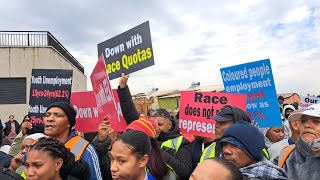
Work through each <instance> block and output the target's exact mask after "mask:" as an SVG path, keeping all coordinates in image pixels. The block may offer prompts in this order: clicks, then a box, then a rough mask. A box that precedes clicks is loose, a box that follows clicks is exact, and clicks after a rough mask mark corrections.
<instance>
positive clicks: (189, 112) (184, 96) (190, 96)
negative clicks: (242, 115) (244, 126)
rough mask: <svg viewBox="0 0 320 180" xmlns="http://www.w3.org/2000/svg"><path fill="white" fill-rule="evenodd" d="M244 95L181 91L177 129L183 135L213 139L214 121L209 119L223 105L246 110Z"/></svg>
mask: <svg viewBox="0 0 320 180" xmlns="http://www.w3.org/2000/svg"><path fill="white" fill-rule="evenodd" d="M246 98H247V97H246V95H245V94H228V93H218V92H195V91H181V97H180V111H179V127H180V131H181V132H182V133H183V134H193V135H197V136H204V137H210V138H214V129H215V121H214V120H212V119H210V117H211V116H213V115H216V113H217V111H219V110H220V109H221V108H222V107H223V106H225V105H232V106H237V107H238V108H240V109H242V110H244V111H245V110H246Z"/></svg>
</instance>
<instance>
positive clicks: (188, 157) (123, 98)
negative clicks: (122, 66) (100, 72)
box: [118, 86, 193, 180]
mask: <svg viewBox="0 0 320 180" xmlns="http://www.w3.org/2000/svg"><path fill="white" fill-rule="evenodd" d="M118 96H119V100H120V106H121V110H122V114H123V117H124V119H125V120H126V122H127V124H130V123H131V122H132V121H134V120H137V119H139V116H140V114H139V112H138V111H137V109H136V108H135V106H134V103H133V101H132V96H131V93H130V90H129V88H128V86H127V87H126V88H123V89H121V88H120V87H118ZM179 136H181V134H180V130H179V126H178V124H177V122H176V121H174V120H173V121H172V129H171V131H170V132H169V133H160V135H159V137H158V138H157V140H158V143H159V145H161V143H162V142H164V141H166V140H169V139H173V138H175V137H179ZM161 151H162V154H163V157H164V161H165V162H166V163H167V164H168V165H169V166H170V167H172V168H173V170H174V171H175V172H176V173H177V175H178V176H179V177H180V179H181V180H184V179H189V176H190V175H191V173H192V170H193V169H192V153H191V144H190V142H189V141H188V140H187V139H185V138H183V141H182V144H181V146H180V148H179V150H178V152H177V154H176V156H174V155H173V154H172V153H171V152H167V151H166V150H163V149H161Z"/></svg>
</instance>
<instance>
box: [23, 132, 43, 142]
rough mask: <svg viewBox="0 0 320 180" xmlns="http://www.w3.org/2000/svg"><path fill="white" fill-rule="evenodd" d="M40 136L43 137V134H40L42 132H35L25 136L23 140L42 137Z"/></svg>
mask: <svg viewBox="0 0 320 180" xmlns="http://www.w3.org/2000/svg"><path fill="white" fill-rule="evenodd" d="M42 137H44V134H42V133H35V134H31V135H29V136H27V137H25V138H24V140H26V139H32V140H34V141H35V140H38V139H40V138H42ZM24 140H23V141H24Z"/></svg>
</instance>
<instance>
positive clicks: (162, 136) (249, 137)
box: [0, 74, 320, 180]
mask: <svg viewBox="0 0 320 180" xmlns="http://www.w3.org/2000/svg"><path fill="white" fill-rule="evenodd" d="M128 79H129V76H128V75H125V74H122V76H121V77H120V79H119V86H118V89H117V92H118V96H119V100H120V105H121V109H122V113H123V116H124V119H125V121H126V124H127V127H126V129H125V131H123V132H116V131H115V130H114V129H113V128H112V127H111V125H110V124H111V123H110V122H111V121H112V119H110V117H104V118H103V119H102V121H101V123H100V124H99V126H98V129H96V130H93V132H92V133H85V136H84V135H83V133H81V132H77V131H76V130H75V129H74V126H75V123H76V111H75V110H74V108H73V107H72V106H71V105H70V104H69V103H66V102H54V103H52V104H51V105H50V106H48V108H47V110H46V113H45V116H44V118H43V120H44V132H43V133H34V134H28V130H31V129H32V128H33V127H32V124H31V123H30V119H29V117H28V116H27V115H26V116H25V117H24V119H23V121H22V123H21V124H19V123H18V122H17V121H16V120H15V118H14V115H10V116H9V120H8V121H7V122H5V123H1V129H0V130H1V133H0V135H1V136H2V137H1V138H0V139H1V140H2V143H1V144H2V145H1V151H0V166H1V175H0V177H1V176H3V177H10V178H12V179H30V180H31V179H40V180H41V179H90V180H93V179H136V180H143V179H148V180H152V179H159V180H167V179H168V180H171V179H173V180H174V179H181V180H184V179H190V180H205V179H220V180H223V179H226V180H240V179H310V180H312V179H318V178H319V177H320V174H319V171H318V170H319V167H320V159H319V155H320V104H314V105H311V106H309V107H307V109H306V110H299V109H298V107H297V106H295V105H290V104H286V103H285V102H284V99H283V97H281V96H279V97H278V102H279V108H280V111H281V117H282V118H283V119H282V124H283V125H282V126H279V127H271V128H260V127H259V126H257V125H256V124H254V123H253V122H252V120H251V118H250V117H249V115H248V114H247V113H246V112H245V111H243V110H242V109H240V108H238V107H236V106H231V105H225V106H223V107H222V108H221V109H220V111H218V112H217V113H216V115H213V116H211V117H210V118H209V119H211V120H215V129H214V132H215V137H214V138H209V137H202V136H194V140H193V141H191V142H190V141H189V140H188V139H186V138H185V137H184V136H183V134H182V133H181V132H180V129H179V126H178V119H179V118H177V117H173V116H172V115H170V113H169V112H168V111H167V110H166V109H157V110H156V111H155V112H153V113H152V114H151V115H149V116H147V115H145V114H140V113H139V112H138V111H137V109H136V108H135V105H134V103H133V100H132V96H131V93H130V90H129V87H128V85H127V81H128ZM89 136H91V137H89ZM1 179H3V178H1Z"/></svg>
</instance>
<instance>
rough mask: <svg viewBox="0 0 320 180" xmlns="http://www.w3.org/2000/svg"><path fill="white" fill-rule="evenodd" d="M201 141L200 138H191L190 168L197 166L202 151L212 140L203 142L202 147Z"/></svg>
mask: <svg viewBox="0 0 320 180" xmlns="http://www.w3.org/2000/svg"><path fill="white" fill-rule="evenodd" d="M202 143H203V142H202V141H201V140H196V139H195V140H193V141H192V142H191V152H192V168H193V169H195V168H196V167H197V166H198V163H199V161H200V158H201V155H202V151H203V150H204V149H205V148H206V147H208V146H210V144H211V143H212V142H206V143H204V144H203V149H202Z"/></svg>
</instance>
